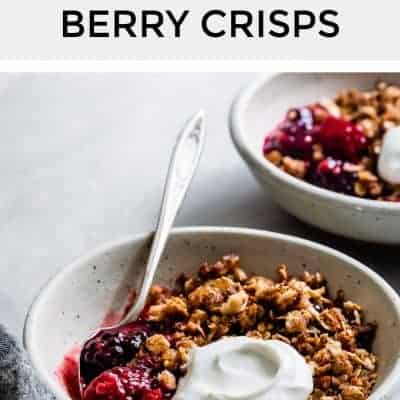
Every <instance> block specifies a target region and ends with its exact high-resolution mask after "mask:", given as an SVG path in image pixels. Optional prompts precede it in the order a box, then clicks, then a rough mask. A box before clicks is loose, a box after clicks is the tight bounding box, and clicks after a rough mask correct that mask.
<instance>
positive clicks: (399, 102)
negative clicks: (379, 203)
mask: <svg viewBox="0 0 400 400" xmlns="http://www.w3.org/2000/svg"><path fill="white" fill-rule="evenodd" d="M397 126H400V87H399V86H396V85H389V84H388V83H385V82H379V83H377V84H376V86H375V89H374V90H371V91H360V90H355V89H351V90H344V91H342V92H340V93H338V94H337V96H336V97H335V98H333V99H323V100H321V101H320V102H317V103H314V104H310V105H307V106H304V107H300V108H293V109H290V110H289V111H288V112H287V114H286V117H285V118H284V120H283V121H282V122H281V123H280V124H279V125H278V126H277V127H276V128H275V129H274V130H273V131H272V132H270V133H268V135H267V136H266V138H265V141H264V146H263V153H264V156H265V158H266V159H267V160H268V161H270V162H271V163H273V164H274V165H276V166H277V167H278V168H280V169H282V170H283V171H285V172H287V173H288V174H290V175H292V176H294V177H296V178H299V179H302V180H304V181H306V182H309V183H311V184H313V185H316V186H319V187H321V188H324V189H328V190H332V191H335V192H338V193H343V194H347V195H352V196H356V197H360V198H365V199H374V200H384V201H392V202H400V184H399V182H400V180H399V181H396V182H389V181H388V180H385V179H384V178H383V176H381V174H379V172H378V158H379V155H380V153H381V150H382V142H383V139H384V137H385V134H386V133H387V132H388V131H389V130H391V129H393V128H395V127H397ZM398 138H399V139H400V135H399V136H398ZM396 162H397V165H398V163H400V159H397V161H396ZM397 168H398V167H397ZM399 179H400V176H399Z"/></svg>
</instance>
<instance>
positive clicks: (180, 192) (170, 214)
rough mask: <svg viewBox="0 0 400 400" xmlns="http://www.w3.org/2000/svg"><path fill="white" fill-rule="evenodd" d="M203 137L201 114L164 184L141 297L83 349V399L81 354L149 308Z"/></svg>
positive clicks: (185, 134) (184, 136)
mask: <svg viewBox="0 0 400 400" xmlns="http://www.w3.org/2000/svg"><path fill="white" fill-rule="evenodd" d="M204 137H205V123H204V113H203V112H202V111H200V112H198V113H197V114H195V115H194V116H193V117H192V118H190V120H189V121H188V122H187V123H186V125H185V126H184V128H183V130H182V132H181V134H180V135H179V137H178V140H177V142H176V145H175V148H174V150H173V154H172V157H171V161H170V165H169V169H168V174H167V179H166V183H165V188H164V195H163V199H162V204H161V210H160V215H159V219H158V223H157V229H156V231H155V234H154V239H153V243H152V246H151V250H150V255H149V258H148V261H147V265H146V270H145V275H144V278H143V282H142V286H141V288H140V292H139V295H138V296H137V298H136V301H135V303H134V304H133V305H132V306H131V308H130V310H129V311H128V312H127V313H126V315H125V317H124V318H123V319H122V321H120V322H119V323H118V324H117V325H114V326H110V327H107V328H102V329H99V330H97V331H96V332H95V333H94V334H92V335H91V336H90V337H89V338H88V339H87V340H86V341H85V343H84V345H83V347H82V351H81V355H80V358H79V371H78V372H79V389H80V393H81V395H83V391H84V386H85V382H83V380H82V377H81V367H82V353H83V350H84V349H85V346H86V345H87V344H88V342H89V341H90V340H91V339H93V338H94V337H96V336H98V335H103V334H104V333H107V331H111V330H113V331H114V330H115V329H116V328H118V327H120V326H122V325H125V324H127V323H129V322H133V321H135V320H137V319H138V317H139V315H140V313H141V311H142V310H143V308H144V306H145V304H146V300H147V296H148V293H149V290H150V288H151V285H152V283H153V279H154V275H155V272H156V270H157V267H158V264H159V262H160V259H161V256H162V253H163V251H164V248H165V245H166V243H167V239H168V236H169V233H170V231H171V228H172V225H173V222H174V220H175V217H176V215H177V214H178V212H179V209H180V207H181V205H182V203H183V200H184V198H185V195H186V192H187V190H188V188H189V185H190V182H191V180H192V177H193V175H194V172H195V170H196V168H197V165H198V163H199V160H200V155H201V152H202V149H203V145H204ZM86 383H87V382H86Z"/></svg>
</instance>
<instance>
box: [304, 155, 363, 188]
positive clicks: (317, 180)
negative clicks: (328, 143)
mask: <svg viewBox="0 0 400 400" xmlns="http://www.w3.org/2000/svg"><path fill="white" fill-rule="evenodd" d="M347 165H348V163H345V162H343V161H341V160H334V159H333V158H330V157H328V158H326V159H324V160H322V161H321V162H320V163H319V164H318V166H317V168H316V169H315V171H314V173H313V174H312V176H311V177H310V181H311V182H312V183H314V184H315V185H317V186H320V187H323V188H325V189H329V190H333V191H335V192H339V193H345V194H354V182H355V181H356V178H357V175H356V174H355V173H354V172H352V170H351V168H346V167H347Z"/></svg>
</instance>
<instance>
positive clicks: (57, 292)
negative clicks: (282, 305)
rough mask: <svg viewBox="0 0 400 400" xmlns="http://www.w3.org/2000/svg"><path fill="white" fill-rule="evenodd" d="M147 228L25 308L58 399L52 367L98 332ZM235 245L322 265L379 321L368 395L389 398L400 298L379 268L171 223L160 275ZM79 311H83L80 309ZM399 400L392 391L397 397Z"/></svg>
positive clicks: (254, 256)
mask: <svg viewBox="0 0 400 400" xmlns="http://www.w3.org/2000/svg"><path fill="white" fill-rule="evenodd" d="M148 238H149V235H142V236H136V237H129V238H125V239H122V240H119V241H116V242H113V243H110V244H106V245H104V246H102V247H100V248H98V249H96V250H95V251H93V252H92V253H90V254H89V255H87V256H84V257H82V258H80V259H78V260H77V261H75V262H74V263H72V264H71V265H69V266H68V267H66V268H65V269H64V270H63V271H61V272H60V273H59V274H58V275H57V276H56V277H55V278H54V279H53V280H51V281H50V282H49V283H48V284H47V286H46V287H45V288H44V289H43V290H42V292H41V293H40V295H39V296H38V298H37V299H36V300H35V302H34V304H33V305H32V308H31V310H30V312H29V314H28V316H27V319H26V325H25V332H24V339H25V345H26V348H27V350H28V352H29V354H30V356H31V358H32V361H33V364H34V366H35V367H36V368H37V370H38V371H39V373H40V376H41V377H42V378H43V380H44V381H45V382H46V383H47V384H49V385H50V387H51V388H52V390H53V391H54V392H55V393H56V394H57V397H58V398H59V399H64V400H66V399H68V397H67V396H66V394H65V393H64V391H63V389H62V388H61V386H60V385H59V383H58V381H57V378H56V376H55V374H54V371H55V370H56V368H57V366H58V364H59V363H60V361H61V359H62V357H63V355H64V354H65V353H66V352H67V351H68V350H69V349H70V348H71V347H72V346H73V345H74V344H76V343H81V342H82V341H83V340H84V339H85V338H86V337H87V336H88V335H89V333H90V332H93V330H95V329H96V328H97V327H98V326H99V324H100V321H101V320H102V318H103V317H104V315H105V313H106V311H107V310H109V308H110V306H111V305H113V307H117V306H118V305H120V304H121V301H122V300H123V299H124V298H125V297H126V295H127V294H128V292H129V289H130V287H131V286H132V285H133V286H135V284H136V283H137V281H138V278H139V277H138V271H140V270H141V268H142V266H143V263H144V262H145V259H146V253H147V249H148V246H147V244H148ZM232 252H235V253H237V254H239V255H240V256H241V261H242V265H243V266H244V267H245V268H246V269H247V270H249V271H251V272H255V273H259V274H270V275H271V274H275V269H276V266H277V265H278V264H280V263H282V262H285V263H286V264H288V266H289V268H290V271H291V273H293V274H299V273H301V272H302V271H303V270H304V268H307V269H308V270H310V271H321V272H322V273H323V274H324V275H325V276H326V278H327V279H328V282H329V287H330V290H331V291H333V292H335V291H337V290H338V289H343V290H344V291H345V293H347V294H348V295H349V296H350V297H351V299H352V300H354V301H356V302H358V303H360V304H361V305H362V306H363V307H365V309H366V310H367V313H366V314H367V318H368V320H371V321H377V322H378V324H379V328H378V333H377V338H376V341H375V346H374V351H375V352H376V353H377V354H378V356H379V359H380V367H379V383H378V384H377V386H376V389H375V391H374V394H373V395H372V396H370V400H383V399H385V400H389V397H388V395H389V393H390V392H391V391H392V389H393V386H394V384H395V383H396V381H397V380H398V378H399V377H400V360H399V354H400V341H399V340H398V334H399V326H400V300H399V298H398V296H397V294H396V293H395V292H394V290H393V289H392V288H391V287H390V286H389V285H388V284H387V283H386V282H385V281H384V280H383V279H382V278H380V277H379V276H378V275H377V274H375V273H374V272H372V271H371V270H370V269H368V268H367V267H365V266H364V265H362V264H360V263H359V262H358V261H356V260H354V259H352V258H350V257H348V256H346V255H344V254H342V253H339V252H337V251H335V250H333V249H330V248H328V247H324V246H321V245H318V244H316V243H313V242H310V241H306V240H302V239H298V238H295V237H291V236H286V235H281V234H277V233H271V232H265V231H257V230H250V229H240V228H209V227H202V228H181V229H176V230H174V231H173V233H172V235H171V238H170V241H169V244H168V246H167V249H166V252H165V256H164V259H163V261H162V264H161V265H160V268H159V272H158V275H157V277H156V282H158V283H161V284H162V285H168V286H170V285H171V284H172V283H173V282H174V280H175V278H176V277H177V276H178V275H179V274H180V273H181V272H185V273H189V274H192V273H194V272H195V271H196V270H197V268H198V266H199V264H200V263H201V262H203V261H204V260H206V259H207V260H215V259H217V258H218V257H221V256H222V255H224V254H227V253H232ZM78 315H79V318H78V317H77V316H78ZM393 400H394V399H393Z"/></svg>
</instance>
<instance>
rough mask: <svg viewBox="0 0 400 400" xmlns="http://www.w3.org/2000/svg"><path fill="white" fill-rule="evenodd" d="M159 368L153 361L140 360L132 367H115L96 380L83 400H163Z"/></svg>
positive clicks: (86, 391) (85, 393)
mask: <svg viewBox="0 0 400 400" xmlns="http://www.w3.org/2000/svg"><path fill="white" fill-rule="evenodd" d="M158 372H159V367H158V365H157V363H156V362H154V361H153V360H151V359H148V358H145V359H138V360H136V362H135V364H134V365H133V366H130V367H127V366H125V367H114V368H112V369H110V370H107V371H105V372H103V373H102V374H100V375H99V376H98V377H97V378H95V379H94V380H93V381H92V382H91V383H90V385H89V386H88V387H87V389H86V390H85V392H84V396H83V400H163V399H164V395H163V392H162V390H161V389H160V388H159V387H157V381H156V377H157V374H158Z"/></svg>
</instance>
